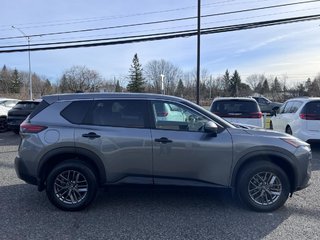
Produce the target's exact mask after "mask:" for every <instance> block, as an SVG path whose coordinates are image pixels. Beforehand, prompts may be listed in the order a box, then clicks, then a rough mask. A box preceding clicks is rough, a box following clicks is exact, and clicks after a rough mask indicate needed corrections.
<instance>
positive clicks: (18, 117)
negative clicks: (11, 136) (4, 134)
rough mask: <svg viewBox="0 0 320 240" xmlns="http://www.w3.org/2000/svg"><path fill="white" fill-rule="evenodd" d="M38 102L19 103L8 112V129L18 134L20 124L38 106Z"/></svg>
mask: <svg viewBox="0 0 320 240" xmlns="http://www.w3.org/2000/svg"><path fill="white" fill-rule="evenodd" d="M39 103H40V100H26V101H19V102H18V103H17V104H16V105H15V106H14V107H13V108H12V109H11V110H9V111H8V118H7V124H8V129H9V130H11V131H13V132H15V133H16V134H18V133H19V129H20V124H21V123H22V122H23V121H24V120H25V119H26V118H27V116H28V115H29V114H30V113H32V111H33V110H34V109H35V108H36V107H37V106H38V104H39Z"/></svg>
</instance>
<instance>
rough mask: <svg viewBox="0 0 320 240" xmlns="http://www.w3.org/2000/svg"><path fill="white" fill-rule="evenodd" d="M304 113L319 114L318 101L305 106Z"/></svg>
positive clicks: (319, 106) (319, 104)
mask: <svg viewBox="0 0 320 240" xmlns="http://www.w3.org/2000/svg"><path fill="white" fill-rule="evenodd" d="M304 108H305V113H306V114H317V115H319V114H320V101H313V102H309V103H307V104H306V106H305V107H304Z"/></svg>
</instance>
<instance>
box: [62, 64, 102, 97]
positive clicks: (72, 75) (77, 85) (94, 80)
mask: <svg viewBox="0 0 320 240" xmlns="http://www.w3.org/2000/svg"><path fill="white" fill-rule="evenodd" d="M102 83H103V81H102V78H101V76H100V74H99V73H98V72H97V71H95V70H90V69H88V68H87V67H86V66H73V67H71V68H70V69H68V70H66V71H65V72H64V73H63V75H62V77H61V79H60V90H61V92H79V91H80V92H94V91H97V90H99V88H100V87H101V86H102Z"/></svg>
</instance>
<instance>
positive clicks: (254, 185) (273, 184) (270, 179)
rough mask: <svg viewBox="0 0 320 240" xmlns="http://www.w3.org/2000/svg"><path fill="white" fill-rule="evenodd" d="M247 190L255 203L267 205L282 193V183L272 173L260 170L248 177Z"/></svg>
mask: <svg viewBox="0 0 320 240" xmlns="http://www.w3.org/2000/svg"><path fill="white" fill-rule="evenodd" d="M248 192H249V196H250V198H251V200H253V201H254V202H255V203H256V204H259V205H263V206H268V205H271V204H273V203H275V202H276V201H277V200H278V199H279V197H280V195H281V193H282V184H281V181H280V179H279V177H278V176H277V175H275V174H274V173H272V172H260V173H257V174H255V175H254V176H253V177H252V178H251V179H250V181H249V184H248Z"/></svg>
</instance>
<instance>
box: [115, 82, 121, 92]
mask: <svg viewBox="0 0 320 240" xmlns="http://www.w3.org/2000/svg"><path fill="white" fill-rule="evenodd" d="M115 92H121V86H120V83H119V80H117V82H116V88H115Z"/></svg>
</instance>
